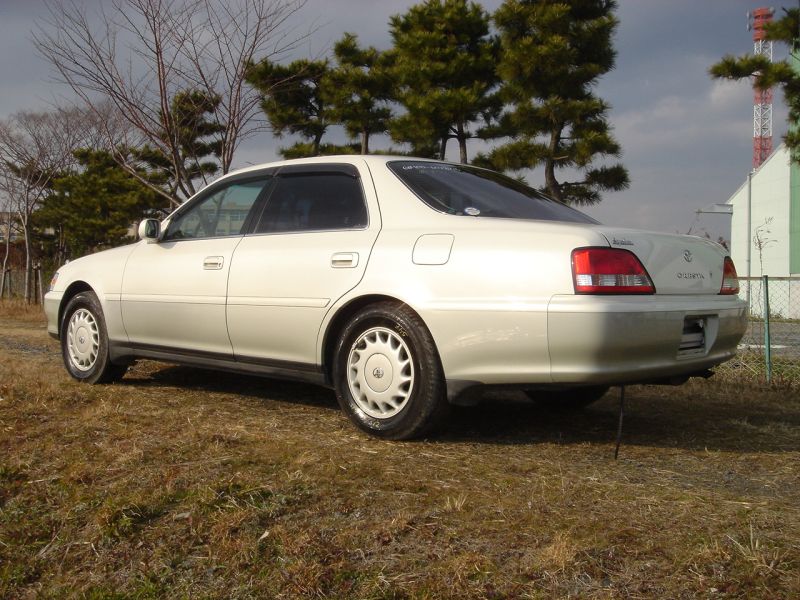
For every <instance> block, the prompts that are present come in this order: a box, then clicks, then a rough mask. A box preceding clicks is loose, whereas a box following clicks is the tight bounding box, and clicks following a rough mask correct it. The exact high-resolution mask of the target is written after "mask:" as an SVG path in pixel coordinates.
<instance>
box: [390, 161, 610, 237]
mask: <svg viewBox="0 0 800 600" xmlns="http://www.w3.org/2000/svg"><path fill="white" fill-rule="evenodd" d="M388 165H389V169H391V171H392V172H393V173H394V174H395V175H397V177H399V178H400V180H401V181H402V182H403V183H405V184H406V185H407V186H408V187H409V188H410V189H411V190H412V191H413V192H414V193H415V194H416V195H417V196H419V197H420V198H421V199H422V201H423V202H425V204H427V205H428V206H430V207H431V208H432V209H434V210H437V211H439V212H443V213H447V214H450V215H465V216H470V217H497V218H503V219H537V220H544V221H567V222H571V223H597V221H595V220H594V219H592V218H591V217H589V216H588V215H585V214H583V213H582V212H579V211H577V210H575V209H574V208H571V207H569V206H567V205H565V204H561V203H560V202H556V201H555V200H551V199H550V198H548V197H547V196H545V195H543V194H541V193H540V192H537V191H536V190H534V189H532V188H530V187H528V186H527V185H525V184H523V183H520V182H519V181H516V180H515V179H512V178H510V177H507V176H505V175H501V174H500V173H496V172H494V171H488V170H486V169H477V168H475V167H468V166H465V165H453V164H447V163H438V162H423V161H412V160H398V161H392V162H390V163H388Z"/></svg>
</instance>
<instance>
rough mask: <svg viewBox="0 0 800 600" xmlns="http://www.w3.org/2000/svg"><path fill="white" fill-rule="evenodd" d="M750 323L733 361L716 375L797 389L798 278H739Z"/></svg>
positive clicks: (799, 374) (799, 372) (799, 383)
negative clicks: (748, 311) (747, 305)
mask: <svg viewBox="0 0 800 600" xmlns="http://www.w3.org/2000/svg"><path fill="white" fill-rule="evenodd" d="M739 282H740V294H739V295H740V296H741V298H742V299H744V300H746V301H747V302H748V304H749V305H750V321H749V325H748V327H747V333H745V335H744V337H743V338H742V341H741V342H740V343H739V352H738V355H737V356H736V358H734V359H733V360H731V361H729V362H727V363H724V364H722V365H720V366H719V367H717V369H716V371H717V373H718V374H720V375H723V376H725V377H729V378H735V379H742V380H749V381H754V382H758V383H768V384H777V385H790V386H800V277H740V278H739Z"/></svg>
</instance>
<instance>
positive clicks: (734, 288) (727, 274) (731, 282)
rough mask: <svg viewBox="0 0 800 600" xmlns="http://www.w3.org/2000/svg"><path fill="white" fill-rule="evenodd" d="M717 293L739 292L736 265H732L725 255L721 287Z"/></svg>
mask: <svg viewBox="0 0 800 600" xmlns="http://www.w3.org/2000/svg"><path fill="white" fill-rule="evenodd" d="M719 293H720V294H738V293H739V276H738V275H737V274H736V267H735V266H734V265H733V261H732V260H731V257H730V256H726V257H725V263H724V265H723V267H722V287H721V288H720V289H719Z"/></svg>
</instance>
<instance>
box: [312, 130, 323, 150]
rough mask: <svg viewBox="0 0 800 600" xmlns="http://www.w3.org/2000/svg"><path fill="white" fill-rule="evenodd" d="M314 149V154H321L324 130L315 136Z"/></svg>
mask: <svg viewBox="0 0 800 600" xmlns="http://www.w3.org/2000/svg"><path fill="white" fill-rule="evenodd" d="M312 143H313V145H312V150H313V151H314V156H319V147H320V144H321V143H322V132H320V133H318V134H317V135H315V136H314V141H313V142H312Z"/></svg>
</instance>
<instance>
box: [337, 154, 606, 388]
mask: <svg viewBox="0 0 800 600" xmlns="http://www.w3.org/2000/svg"><path fill="white" fill-rule="evenodd" d="M373 178H374V181H375V185H376V189H377V194H378V199H379V203H380V210H381V217H382V221H383V228H382V230H381V232H380V234H379V236H378V240H377V242H376V244H375V246H374V248H373V251H372V254H371V256H370V259H369V265H368V266H367V269H366V272H365V274H364V278H363V280H362V281H361V283H360V284H359V285H358V287H357V288H356V289H355V290H353V291H352V292H351V294H348V295H347V296H346V297H345V298H343V299H341V300H340V302H339V303H338V305H339V306H341V305H342V304H344V303H346V302H348V301H350V300H351V299H352V298H355V297H357V296H363V295H368V294H378V295H389V296H393V297H395V298H398V299H399V300H401V301H403V302H405V303H406V304H408V305H409V306H411V307H412V308H413V309H414V310H415V311H416V312H417V313H418V314H419V315H420V316H421V317H422V319H423V320H424V321H425V323H426V325H427V326H428V328H429V329H430V331H431V334H432V336H433V338H434V341H435V342H436V345H437V348H438V350H439V354H440V358H441V361H442V366H443V368H444V371H445V375H446V377H447V378H448V379H468V380H475V381H481V382H483V383H514V382H549V381H550V380H551V378H550V360H549V355H548V345H547V307H548V304H549V301H550V298H551V297H552V296H553V295H554V294H570V293H572V292H573V284H572V273H571V267H570V260H571V251H572V249H573V248H575V247H578V246H592V245H607V242H606V240H605V238H604V237H603V236H602V235H601V234H599V233H597V232H595V231H592V229H591V227H586V226H583V225H574V224H564V223H554V222H546V221H518V220H511V219H496V218H476V217H468V216H453V215H445V214H441V213H438V212H436V211H434V210H432V209H430V208H429V207H427V206H426V205H425V204H423V203H422V201H421V200H419V199H418V198H417V197H416V196H415V195H414V194H413V193H412V192H411V191H409V190H408V189H407V188H406V187H405V186H404V185H403V184H402V183H400V182H399V180H397V179H396V178H395V177H394V176H393V175H392V174H391V173H389V172H388V169H386V170H385V172H384V170H383V169H382V170H380V171H379V172H378V173H375V172H373ZM443 234H444V235H443ZM425 235H439V236H442V237H445V236H451V237H452V247H451V249H450V253H449V257H447V260H446V262H444V263H443V264H415V262H414V260H413V256H414V248H415V245H416V244H417V242H418V241H419V240H420V238H421V236H425ZM332 312H335V310H334V311H332Z"/></svg>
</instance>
